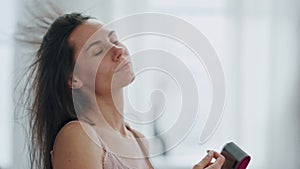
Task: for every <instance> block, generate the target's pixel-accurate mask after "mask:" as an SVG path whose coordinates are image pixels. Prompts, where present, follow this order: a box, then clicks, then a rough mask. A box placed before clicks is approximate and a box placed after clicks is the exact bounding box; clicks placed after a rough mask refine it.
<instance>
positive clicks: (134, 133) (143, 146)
mask: <svg viewBox="0 0 300 169" xmlns="http://www.w3.org/2000/svg"><path fill="white" fill-rule="evenodd" d="M126 128H127V129H128V130H129V131H130V132H131V133H132V134H133V136H134V137H135V139H136V141H137V143H138V144H139V146H140V148H141V150H142V152H143V154H144V157H145V159H146V163H147V164H148V165H149V167H151V168H154V167H153V166H152V164H151V163H150V161H149V158H148V153H147V150H146V147H145V145H144V144H143V143H142V141H141V139H140V137H139V136H138V135H137V133H136V132H135V131H134V130H132V129H131V128H130V127H129V126H128V125H126Z"/></svg>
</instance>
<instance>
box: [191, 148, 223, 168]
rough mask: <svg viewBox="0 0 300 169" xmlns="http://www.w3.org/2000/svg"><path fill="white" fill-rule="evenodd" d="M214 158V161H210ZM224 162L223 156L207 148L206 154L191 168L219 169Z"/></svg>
mask: <svg viewBox="0 0 300 169" xmlns="http://www.w3.org/2000/svg"><path fill="white" fill-rule="evenodd" d="M213 158H214V159H216V161H215V162H214V163H212V162H211V160H212V159H213ZM224 162H225V157H224V156H222V155H221V154H219V153H217V152H215V151H212V150H209V151H208V153H207V155H206V156H205V157H204V158H203V159H202V160H201V161H200V162H199V163H198V164H196V165H195V166H194V167H193V169H220V168H221V167H222V165H223V164H224Z"/></svg>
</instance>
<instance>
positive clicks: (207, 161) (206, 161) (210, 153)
mask: <svg viewBox="0 0 300 169" xmlns="http://www.w3.org/2000/svg"><path fill="white" fill-rule="evenodd" d="M213 155H214V151H212V150H210V151H208V153H207V155H206V156H205V157H204V158H203V159H202V160H201V161H200V162H199V163H198V164H196V165H195V166H194V167H193V169H203V168H204V167H206V166H208V165H209V164H210V162H211V160H212V158H213Z"/></svg>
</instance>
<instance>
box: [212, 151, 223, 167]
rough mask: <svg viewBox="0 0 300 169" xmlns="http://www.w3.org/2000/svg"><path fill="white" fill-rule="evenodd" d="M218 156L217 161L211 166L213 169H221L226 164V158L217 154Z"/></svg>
mask: <svg viewBox="0 0 300 169" xmlns="http://www.w3.org/2000/svg"><path fill="white" fill-rule="evenodd" d="M216 156H218V157H217V158H216V161H215V162H214V163H213V164H212V165H210V168H211V169H217V168H221V167H222V166H223V164H224V162H225V157H224V156H223V155H221V154H216Z"/></svg>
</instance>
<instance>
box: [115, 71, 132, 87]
mask: <svg viewBox="0 0 300 169" xmlns="http://www.w3.org/2000/svg"><path fill="white" fill-rule="evenodd" d="M134 79H135V75H134V74H133V73H130V74H126V75H123V77H121V76H118V77H115V78H114V79H113V82H112V88H123V87H126V86H128V85H129V84H130V83H132V82H133V81H134Z"/></svg>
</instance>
